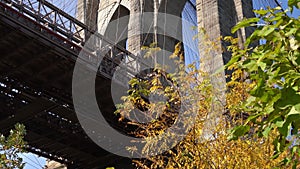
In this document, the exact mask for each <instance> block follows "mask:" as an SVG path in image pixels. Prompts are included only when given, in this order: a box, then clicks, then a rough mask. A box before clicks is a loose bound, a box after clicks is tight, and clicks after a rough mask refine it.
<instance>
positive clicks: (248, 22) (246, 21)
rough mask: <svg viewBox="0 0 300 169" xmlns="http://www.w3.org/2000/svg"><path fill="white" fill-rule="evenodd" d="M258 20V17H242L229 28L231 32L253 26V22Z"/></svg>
mask: <svg viewBox="0 0 300 169" xmlns="http://www.w3.org/2000/svg"><path fill="white" fill-rule="evenodd" d="M259 20H260V19H259V18H250V19H244V20H242V21H240V22H239V23H238V24H237V25H236V26H234V27H233V28H232V29H231V33H235V32H236V31H237V30H239V29H241V28H244V27H248V26H253V23H257V22H258V21H259Z"/></svg>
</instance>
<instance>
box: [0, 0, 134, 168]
mask: <svg viewBox="0 0 300 169" xmlns="http://www.w3.org/2000/svg"><path fill="white" fill-rule="evenodd" d="M79 44H80V43H79ZM79 44H78V43H77V44H76V42H75V41H74V39H73V41H72V40H70V39H67V38H66V37H65V36H62V35H61V34H60V33H57V32H54V31H52V30H51V29H49V28H48V27H46V26H43V25H41V24H40V23H37V22H36V21H34V20H33V19H32V18H30V17H27V16H26V15H23V14H21V13H18V12H17V11H16V10H15V9H13V8H12V7H10V6H8V5H7V4H6V3H5V2H4V1H2V0H1V1H0V51H1V57H0V91H1V92H0V99H1V102H0V106H1V108H0V132H4V133H7V132H8V131H9V129H10V128H12V127H13V125H14V124H15V123H16V122H21V123H23V124H25V126H26V129H27V135H26V140H27V141H28V143H29V145H30V147H29V149H28V150H29V151H31V152H34V153H37V154H39V155H42V156H45V157H47V158H50V159H53V160H58V161H61V162H64V163H66V164H68V165H69V166H72V165H73V166H74V168H77V167H79V168H82V167H84V168H94V167H99V168H101V167H105V166H108V165H109V164H113V163H114V164H115V163H116V161H119V162H118V164H120V165H121V164H122V162H121V161H123V164H125V163H128V159H124V158H121V157H118V156H116V155H112V154H110V153H108V152H106V151H104V150H103V149H101V148H99V147H98V146H97V145H96V144H94V143H93V142H92V141H91V140H90V139H89V138H88V137H87V136H86V134H85V133H84V131H83V130H82V128H81V126H80V124H79V123H78V120H77V117H76V114H75V112H74V110H73V107H72V99H71V82H72V72H73V68H74V63H75V60H76V57H77V55H78V54H79V51H80V50H81V46H80V45H79ZM96 84H97V88H96V92H97V93H99V95H101V96H99V98H100V99H101V101H102V102H101V104H100V106H101V107H103V110H104V111H103V110H102V111H103V112H105V113H106V117H107V118H108V119H109V120H110V121H112V123H114V122H113V121H115V122H116V121H117V117H116V116H114V115H113V113H112V112H113V110H114V106H113V104H112V102H111V96H110V90H108V89H109V86H110V79H109V78H107V76H101V75H100V76H98V77H97V79H96ZM104 89H105V90H104ZM114 124H115V127H117V124H116V123H114Z"/></svg>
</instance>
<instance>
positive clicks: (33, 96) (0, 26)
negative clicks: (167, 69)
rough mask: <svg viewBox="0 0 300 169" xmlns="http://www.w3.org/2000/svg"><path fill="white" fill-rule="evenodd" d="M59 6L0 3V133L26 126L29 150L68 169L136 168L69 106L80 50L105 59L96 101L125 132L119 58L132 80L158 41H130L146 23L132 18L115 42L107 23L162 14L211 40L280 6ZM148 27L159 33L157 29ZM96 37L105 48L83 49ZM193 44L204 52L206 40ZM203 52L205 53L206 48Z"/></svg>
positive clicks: (82, 1)
mask: <svg viewBox="0 0 300 169" xmlns="http://www.w3.org/2000/svg"><path fill="white" fill-rule="evenodd" d="M59 2H60V1H57V2H53V0H52V1H50V0H49V1H46V0H0V51H1V56H0V100H1V101H0V104H1V105H0V132H1V133H8V132H9V130H10V129H12V128H13V126H14V124H16V123H18V122H19V123H22V124H24V125H25V126H26V130H27V134H26V141H27V142H28V144H29V146H28V147H27V150H28V151H29V152H32V153H34V154H37V155H40V156H42V157H45V158H48V159H51V160H55V161H58V162H60V163H63V164H66V165H67V166H68V168H105V167H107V166H111V165H113V166H115V168H129V167H130V166H131V162H130V159H128V158H125V157H120V156H117V155H114V154H112V153H110V152H107V151H105V150H103V149H102V148H100V147H99V146H98V145H96V144H95V143H94V142H93V141H92V140H91V139H90V138H89V137H88V136H87V134H86V133H85V131H84V130H83V129H82V127H81V125H80V124H79V122H78V119H77V116H76V113H75V111H74V107H73V101H72V76H73V70H74V65H75V62H76V60H77V59H78V55H79V53H80V52H83V53H84V56H85V57H86V60H92V59H97V57H98V56H97V55H103V56H104V59H103V60H102V62H101V64H100V65H99V70H98V74H97V78H96V88H95V92H96V93H97V100H98V104H99V107H100V108H101V112H102V113H103V115H104V116H105V118H106V120H107V121H108V122H109V123H110V125H112V126H113V127H114V128H115V129H117V130H120V131H122V130H123V128H121V127H120V124H119V122H118V117H117V116H116V115H115V114H114V113H113V112H114V111H115V109H116V108H115V105H114V104H113V101H112V96H111V90H112V89H111V79H112V78H113V73H114V69H115V68H116V67H117V66H118V65H119V62H118V60H116V59H114V58H115V57H116V56H118V55H119V54H122V58H121V59H122V60H123V61H124V63H125V66H126V70H127V72H126V75H124V76H128V78H130V77H132V76H134V74H135V73H137V72H138V70H137V69H136V67H135V66H133V65H134V64H137V63H139V62H138V59H139V57H140V53H139V52H138V51H139V50H140V48H141V47H142V46H147V45H149V44H150V43H151V42H153V35H152V34H150V33H149V35H147V34H146V35H145V34H143V35H137V36H133V35H134V33H135V32H138V31H141V30H140V29H141V27H142V26H140V25H141V24H142V23H143V22H142V21H139V20H138V19H137V18H130V17H129V20H128V21H127V22H122V23H121V24H120V25H119V28H118V29H116V30H115V31H116V35H118V36H126V37H130V38H125V40H124V41H120V42H118V43H116V41H115V37H114V36H110V35H109V34H107V33H106V32H107V30H108V29H115V28H111V27H110V26H109V23H110V22H112V21H114V20H116V19H118V18H121V17H123V16H129V15H130V14H133V13H144V12H155V11H157V12H161V13H167V14H171V15H175V16H178V17H181V18H184V19H186V20H189V21H190V22H191V23H193V24H194V25H195V26H197V27H199V29H200V27H201V28H202V27H203V28H205V29H206V30H207V33H208V35H209V36H210V37H211V38H212V39H214V38H217V37H219V36H226V35H230V34H231V33H230V29H231V28H232V27H233V26H234V25H235V24H236V23H237V22H238V21H239V20H241V19H243V18H244V17H253V16H254V14H253V13H252V10H253V9H254V8H260V7H264V8H265V7H267V6H277V5H278V2H277V1H276V0H253V2H252V1H249V0H226V1H221V0H177V1H176V0H172V1H170V0H169V1H168V0H162V1H159V2H158V1H157V2H156V1H151V0H145V1H140V0H78V2H77V1H75V0H74V1H70V2H67V3H66V4H65V5H66V6H64V7H63V6H62V5H60V3H59ZM141 2H142V3H141ZM155 2H156V3H158V4H156V3H155ZM72 4H73V5H72ZM153 20H155V19H153ZM165 22H166V25H167V26H166V30H168V29H169V27H174V26H175V27H176V28H177V29H178V30H181V32H182V34H184V32H185V31H186V29H185V28H184V25H182V24H181V23H180V24H178V25H168V21H165ZM154 23H155V22H154ZM149 29H155V24H154V26H150V27H149ZM164 31H165V30H164ZM250 33H251V30H245V31H244V32H240V34H239V35H237V36H239V37H241V39H243V38H245V37H246V36H248V35H249V34H250ZM124 34H125V35H124ZM92 35H93V36H96V37H97V38H99V39H101V40H102V41H103V42H105V44H106V45H105V46H99V49H97V51H95V50H93V49H86V48H84V47H83V46H84V45H85V43H86V42H87V40H88V39H89V37H90V36H92ZM161 36H165V35H161ZM180 36H183V35H180ZM160 39H162V38H160V37H158V40H157V42H158V46H159V47H161V48H163V49H165V50H168V51H170V52H171V51H173V50H174V46H175V44H176V43H177V42H178V41H177V40H176V39H173V38H169V37H164V38H163V39H164V40H160ZM184 43H189V42H185V41H184ZM219 43H220V45H221V46H222V45H225V44H224V43H223V42H221V41H220V42H219ZM196 46H197V50H199V49H201V42H196ZM198 46H199V47H198ZM188 52H189V50H188V48H186V51H185V56H186V58H185V59H186V60H189V61H191V60H192V59H195V58H188V55H189V54H190V53H188ZM199 53H200V56H201V50H200V51H199ZM198 55H199V54H198ZM221 56H222V57H221V58H219V60H217V62H218V63H220V64H221V65H223V64H224V63H226V62H227V61H228V60H229V59H230V54H229V53H226V52H225V53H222V52H221ZM139 64H142V63H139ZM87 66H88V63H87ZM131 167H132V166H131Z"/></svg>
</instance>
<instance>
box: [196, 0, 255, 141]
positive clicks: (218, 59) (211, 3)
mask: <svg viewBox="0 0 300 169" xmlns="http://www.w3.org/2000/svg"><path fill="white" fill-rule="evenodd" d="M196 3H197V4H196V8H197V18H198V28H199V32H203V30H204V32H205V33H204V34H201V35H200V40H199V50H200V58H201V64H200V68H201V69H202V71H204V72H207V73H208V74H209V75H210V76H211V82H212V84H213V88H214V89H213V91H214V100H213V103H212V112H210V114H209V115H208V121H207V123H206V124H205V128H204V131H203V132H206V133H207V134H206V135H205V136H206V137H207V136H208V137H210V136H211V134H212V132H214V131H212V129H213V128H215V127H216V125H217V124H218V122H220V120H221V119H222V113H223V112H224V106H225V104H226V97H225V90H226V79H225V73H226V72H227V71H225V72H220V73H218V74H217V75H214V73H215V72H216V71H217V70H218V69H220V68H222V66H223V65H224V64H226V63H227V62H228V61H229V60H230V58H231V54H230V53H229V52H226V51H225V50H224V49H226V46H227V44H226V43H225V42H224V41H222V40H221V39H220V37H221V36H223V37H224V36H228V35H232V34H231V28H232V27H233V26H235V25H236V23H237V22H238V21H240V20H241V19H243V18H244V17H252V16H253V12H252V9H253V6H252V1H249V0H226V2H225V1H223V0H197V2H196ZM250 33H251V29H247V30H242V31H240V32H238V34H237V35H233V36H238V37H239V38H240V39H241V42H240V43H242V42H243V41H244V40H245V39H246V36H248V35H250ZM205 37H206V38H205ZM208 41H211V42H212V43H214V45H215V46H214V47H212V45H211V44H207V42H208ZM207 49H211V50H207Z"/></svg>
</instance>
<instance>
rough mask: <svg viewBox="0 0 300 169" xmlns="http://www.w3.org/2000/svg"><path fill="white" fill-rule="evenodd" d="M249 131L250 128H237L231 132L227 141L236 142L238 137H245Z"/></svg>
mask: <svg viewBox="0 0 300 169" xmlns="http://www.w3.org/2000/svg"><path fill="white" fill-rule="evenodd" d="M249 130H250V126H237V127H235V128H233V129H232V130H231V133H230V136H229V140H236V139H237V138H238V137H240V136H243V135H245V134H246V133H247V132H248V131H249Z"/></svg>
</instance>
